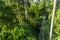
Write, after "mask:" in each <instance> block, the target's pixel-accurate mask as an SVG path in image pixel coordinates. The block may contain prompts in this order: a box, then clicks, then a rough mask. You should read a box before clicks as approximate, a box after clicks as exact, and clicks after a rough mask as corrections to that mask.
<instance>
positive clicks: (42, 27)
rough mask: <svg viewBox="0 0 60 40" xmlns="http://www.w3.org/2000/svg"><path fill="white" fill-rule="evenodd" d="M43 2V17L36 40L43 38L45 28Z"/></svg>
mask: <svg viewBox="0 0 60 40" xmlns="http://www.w3.org/2000/svg"><path fill="white" fill-rule="evenodd" d="M45 3H46V1H45V0H44V17H43V20H42V23H41V29H40V33H39V36H38V40H44V29H45V21H46V11H45Z"/></svg>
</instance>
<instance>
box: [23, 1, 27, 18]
mask: <svg viewBox="0 0 60 40" xmlns="http://www.w3.org/2000/svg"><path fill="white" fill-rule="evenodd" d="M24 8H25V17H26V19H27V18H28V8H27V0H24Z"/></svg>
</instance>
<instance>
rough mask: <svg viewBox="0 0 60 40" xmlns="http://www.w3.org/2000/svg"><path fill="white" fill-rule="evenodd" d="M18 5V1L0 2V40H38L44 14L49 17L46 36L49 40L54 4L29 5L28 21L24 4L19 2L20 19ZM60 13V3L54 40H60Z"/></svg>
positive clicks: (46, 23) (0, 0)
mask: <svg viewBox="0 0 60 40" xmlns="http://www.w3.org/2000/svg"><path fill="white" fill-rule="evenodd" d="M16 3H17V2H16V0H14V1H12V0H9V2H7V3H5V2H4V1H2V0H0V40H36V39H37V36H38V34H39V32H40V31H39V30H40V28H41V24H42V20H43V17H44V13H46V16H47V18H46V21H45V27H44V34H45V39H46V40H48V39H49V29H50V22H51V16H52V14H51V13H52V9H53V2H52V1H51V2H48V1H47V2H46V3H43V2H40V3H30V4H28V5H29V6H27V7H28V16H29V17H28V19H26V18H25V9H24V4H23V3H20V2H18V3H19V6H18V8H19V15H20V17H18V12H17V10H18V9H17V4H16ZM59 13H60V4H59V3H58V5H57V8H56V14H55V20H54V29H53V38H52V39H53V40H60V14H59ZM19 19H20V20H19ZM19 22H20V23H19ZM47 30H48V31H47ZM46 31H47V32H46Z"/></svg>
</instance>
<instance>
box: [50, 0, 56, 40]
mask: <svg viewBox="0 0 60 40" xmlns="http://www.w3.org/2000/svg"><path fill="white" fill-rule="evenodd" d="M55 9H56V0H54V6H53V12H52V19H51V28H50V40H52V30H53V24H54V16H55Z"/></svg>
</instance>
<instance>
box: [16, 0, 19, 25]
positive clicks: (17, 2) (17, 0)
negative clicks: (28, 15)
mask: <svg viewBox="0 0 60 40" xmlns="http://www.w3.org/2000/svg"><path fill="white" fill-rule="evenodd" d="M16 5H17V16H18V20H19V24H20V11H19V0H16Z"/></svg>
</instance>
